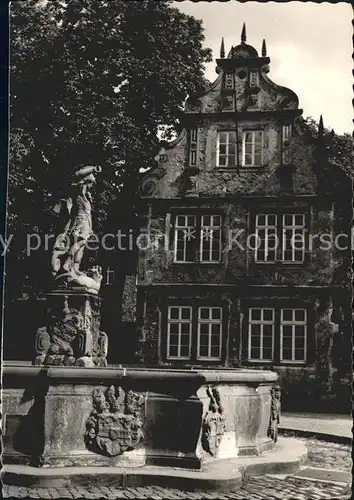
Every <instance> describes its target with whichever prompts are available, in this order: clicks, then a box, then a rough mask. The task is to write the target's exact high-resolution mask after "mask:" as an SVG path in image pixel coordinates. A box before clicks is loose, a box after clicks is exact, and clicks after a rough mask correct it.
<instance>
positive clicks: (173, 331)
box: [170, 323, 179, 334]
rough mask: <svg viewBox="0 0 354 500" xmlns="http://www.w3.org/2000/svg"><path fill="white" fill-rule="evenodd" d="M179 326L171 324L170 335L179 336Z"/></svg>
mask: <svg viewBox="0 0 354 500" xmlns="http://www.w3.org/2000/svg"><path fill="white" fill-rule="evenodd" d="M178 329H179V324H178V323H170V333H171V334H178Z"/></svg>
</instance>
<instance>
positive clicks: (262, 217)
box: [256, 215, 272, 226]
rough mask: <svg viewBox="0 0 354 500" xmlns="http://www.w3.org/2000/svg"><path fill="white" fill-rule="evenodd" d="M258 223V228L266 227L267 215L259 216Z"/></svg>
mask: <svg viewBox="0 0 354 500" xmlns="http://www.w3.org/2000/svg"><path fill="white" fill-rule="evenodd" d="M269 217H272V216H269ZM256 221H257V225H258V226H265V215H257V217H256Z"/></svg>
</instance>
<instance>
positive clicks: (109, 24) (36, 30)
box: [7, 0, 211, 286]
mask: <svg viewBox="0 0 354 500" xmlns="http://www.w3.org/2000/svg"><path fill="white" fill-rule="evenodd" d="M170 3H171V2H169V1H159V2H157V1H154V0H145V1H143V2H140V1H139V2H138V1H116V0H109V1H104V0H102V1H97V0H69V1H58V0H53V1H48V2H46V1H43V0H26V1H17V2H12V4H11V12H10V30H11V31H10V40H11V42H10V51H11V56H10V88H11V102H10V105H11V122H10V127H11V137H10V168H9V202H8V204H9V209H8V214H9V217H8V233H12V234H14V233H15V235H16V237H15V238H14V239H13V241H12V245H11V252H10V254H9V255H8V266H7V267H8V270H9V269H10V270H11V264H13V266H15V267H16V275H17V277H18V280H14V281H12V280H11V282H12V283H13V284H14V285H13V286H18V284H19V281H21V280H22V281H23V279H24V277H25V275H29V274H30V269H31V268H32V269H33V270H38V267H37V263H35V260H36V259H37V260H39V261H40V262H39V264H40V265H42V267H43V258H45V255H44V254H41V251H38V252H37V253H36V256H33V258H32V262H33V265H31V264H29V261H28V256H27V255H25V253H24V251H25V245H24V244H25V238H26V234H28V233H31V232H50V231H52V227H51V224H52V222H53V216H52V206H53V204H54V202H55V200H56V199H57V198H58V197H60V196H61V195H62V193H63V190H65V188H66V186H67V183H68V179H69V175H70V173H71V172H72V171H73V168H74V166H76V165H79V164H94V165H101V166H102V167H103V172H102V175H101V176H100V177H99V179H98V185H97V190H96V204H95V206H96V211H95V214H94V215H95V217H96V220H95V221H94V223H95V228H97V229H99V228H101V230H103V227H105V225H106V226H107V224H108V222H107V213H109V212H110V211H111V212H112V210H113V211H114V202H115V200H116V199H117V197H118V198H120V199H123V198H122V197H130V199H132V198H134V196H135V193H136V187H137V181H138V172H139V169H140V168H141V167H147V166H149V165H150V164H151V159H152V158H153V157H154V155H155V154H156V152H155V151H156V146H157V142H158V139H157V130H158V128H159V127H160V126H161V125H164V126H165V127H167V135H168V133H169V131H172V130H173V129H174V128H178V127H179V126H180V119H181V110H182V105H183V103H184V101H185V99H186V97H187V95H189V94H191V93H194V92H196V91H198V90H199V89H200V88H201V87H203V85H204V83H205V79H204V76H203V75H204V64H205V63H206V62H208V61H210V59H211V53H210V50H209V49H206V48H203V45H202V44H203V40H204V35H203V28H202V25H201V22H200V21H198V20H196V19H194V18H193V17H191V16H187V15H185V14H183V13H181V12H180V11H179V10H177V9H175V8H173V7H171V5H170ZM125 202H126V201H125ZM131 203H133V204H134V201H133V202H131ZM120 206H121V207H122V206H124V203H123V204H122V202H121V204H120ZM124 216H126V212H125V214H124ZM115 222H116V224H117V223H118V224H119V214H117V213H115ZM15 240H16V241H15ZM21 257H23V258H24V262H23V264H22V268H21ZM33 259H34V260H33ZM41 275H43V273H41ZM38 276H39V273H38V272H36V276H35V277H34V276H32V277H31V276H30V277H29V281H30V282H31V283H35V282H36V283H37V284H38ZM43 276H44V275H43Z"/></svg>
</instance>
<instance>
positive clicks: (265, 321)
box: [248, 307, 275, 361]
mask: <svg viewBox="0 0 354 500" xmlns="http://www.w3.org/2000/svg"><path fill="white" fill-rule="evenodd" d="M274 324H275V314H274V309H272V308H255V307H251V308H250V309H249V321H248V360H249V361H272V360H273V358H274Z"/></svg>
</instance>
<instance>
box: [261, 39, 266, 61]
mask: <svg viewBox="0 0 354 500" xmlns="http://www.w3.org/2000/svg"><path fill="white" fill-rule="evenodd" d="M266 55H267V46H266V41H265V39H264V38H263V42H262V56H263V57H266Z"/></svg>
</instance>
